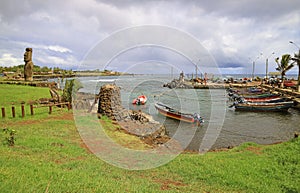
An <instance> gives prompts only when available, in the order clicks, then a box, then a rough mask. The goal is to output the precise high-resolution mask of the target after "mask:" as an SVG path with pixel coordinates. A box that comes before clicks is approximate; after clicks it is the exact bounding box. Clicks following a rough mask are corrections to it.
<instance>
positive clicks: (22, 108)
mask: <svg viewBox="0 0 300 193" xmlns="http://www.w3.org/2000/svg"><path fill="white" fill-rule="evenodd" d="M21 110H22V117H25V109H24V105H22V106H21Z"/></svg>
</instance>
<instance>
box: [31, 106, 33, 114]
mask: <svg viewBox="0 0 300 193" xmlns="http://www.w3.org/2000/svg"><path fill="white" fill-rule="evenodd" d="M30 114H31V115H33V105H30Z"/></svg>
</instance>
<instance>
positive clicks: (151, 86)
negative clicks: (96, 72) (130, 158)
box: [78, 75, 300, 151]
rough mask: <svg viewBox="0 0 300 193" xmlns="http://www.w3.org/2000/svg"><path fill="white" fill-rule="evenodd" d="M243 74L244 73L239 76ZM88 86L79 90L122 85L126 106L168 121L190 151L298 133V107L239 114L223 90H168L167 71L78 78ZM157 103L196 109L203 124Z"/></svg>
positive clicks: (278, 139) (265, 141) (281, 138)
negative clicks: (143, 99) (138, 101)
mask: <svg viewBox="0 0 300 193" xmlns="http://www.w3.org/2000/svg"><path fill="white" fill-rule="evenodd" d="M238 77H242V76H237V78H238ZM78 80H80V81H81V82H82V84H83V86H84V88H82V89H81V90H80V92H87V93H93V94H98V92H99V88H100V87H101V86H102V85H103V84H106V83H108V82H115V83H116V85H118V86H119V87H121V98H122V105H123V106H124V107H125V108H128V109H133V110H142V111H143V112H146V113H148V114H151V115H152V116H153V118H154V119H155V120H156V121H159V122H160V123H162V124H164V125H165V127H166V128H167V130H168V132H169V134H170V135H171V136H173V137H174V138H175V139H177V140H179V141H180V142H181V143H182V144H183V145H184V146H185V147H186V148H187V149H188V150H195V151H198V150H199V149H200V150H208V149H216V148H224V147H225V148H226V147H232V146H237V145H239V144H241V143H243V142H256V143H259V144H272V143H277V142H282V141H287V140H289V139H291V138H292V137H293V135H294V133H295V132H300V127H299V125H300V111H299V110H296V109H289V110H288V112H285V113H281V112H277V113H270V112H238V111H235V110H234V109H231V108H229V105H230V104H231V102H229V101H228V98H227V93H226V91H225V89H198V90H194V89H168V88H165V87H163V84H164V83H167V82H170V81H171V77H170V76H165V75H135V76H120V77H113V76H109V77H103V76H101V77H80V78H78ZM141 94H145V95H146V96H147V97H148V102H147V103H146V105H141V106H136V105H132V104H131V102H132V100H133V99H134V98H135V97H137V96H138V95H141ZM155 102H163V103H165V104H167V105H169V106H172V107H174V108H177V109H180V110H181V111H182V112H187V113H195V112H198V113H200V114H201V116H202V117H203V118H204V120H205V122H204V124H203V125H202V126H199V127H198V126H195V125H192V124H186V123H180V122H179V121H177V120H173V119H169V118H165V117H163V116H161V115H159V114H158V112H157V111H156V110H155V108H154V103H155Z"/></svg>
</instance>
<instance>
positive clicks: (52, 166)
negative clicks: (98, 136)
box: [0, 85, 300, 192]
mask: <svg viewBox="0 0 300 193" xmlns="http://www.w3.org/2000/svg"><path fill="white" fill-rule="evenodd" d="M31 88H32V89H33V90H31ZM25 91H26V92H25ZM0 95H1V99H0V105H4V106H10V105H11V103H12V102H13V103H15V104H16V103H20V102H22V101H24V102H26V103H27V101H29V100H34V99H38V98H42V97H48V96H49V93H48V90H47V89H44V88H34V87H26V86H23V87H22V86H16V85H0ZM104 121H105V125H106V126H107V128H106V129H107V130H109V131H108V132H109V136H112V137H124V138H126V139H130V140H132V141H135V140H137V139H136V138H135V139H131V137H126V136H124V135H123V134H117V133H115V130H114V129H112V128H114V127H115V126H114V125H113V124H112V123H111V122H110V121H109V120H104ZM2 128H10V129H14V130H16V131H17V134H16V144H15V146H14V147H9V146H8V145H6V144H4V142H5V141H6V140H5V137H7V134H4V133H3V132H2V131H0V142H1V143H0V154H1V156H0V192H300V187H299V184H300V167H299V162H300V156H299V152H300V140H299V139H294V140H291V141H289V142H286V143H282V144H277V145H269V146H260V145H257V144H253V143H246V144H243V145H241V146H240V147H236V148H234V149H231V150H229V151H226V152H225V151H223V152H209V153H206V154H204V155H199V154H188V153H186V154H181V155H179V156H178V157H177V158H176V159H174V160H172V161H171V162H170V163H168V164H166V165H164V166H161V167H158V168H155V169H151V170H145V171H128V170H123V169H120V168H116V167H114V166H111V165H109V164H108V163H106V162H104V161H102V160H100V159H98V158H97V157H96V156H94V155H93V154H91V153H90V152H89V150H88V149H86V147H85V144H84V143H83V142H82V140H81V138H80V136H79V134H78V132H77V130H76V127H75V124H74V121H73V115H72V112H68V111H67V110H66V109H62V110H59V109H55V110H54V111H53V113H52V114H51V115H49V114H48V113H47V111H46V112H42V111H41V112H40V113H39V114H38V115H36V116H26V117H25V118H21V117H17V118H14V119H13V118H5V119H1V122H0V129H1V130H2ZM121 141H122V140H121ZM135 143H137V144H138V143H139V142H137V141H135Z"/></svg>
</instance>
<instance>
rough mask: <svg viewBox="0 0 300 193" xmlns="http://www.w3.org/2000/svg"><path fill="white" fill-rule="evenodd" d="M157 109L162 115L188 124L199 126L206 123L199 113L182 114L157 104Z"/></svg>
mask: <svg viewBox="0 0 300 193" xmlns="http://www.w3.org/2000/svg"><path fill="white" fill-rule="evenodd" d="M155 108H156V109H157V111H158V112H159V113H160V114H162V115H164V116H166V117H169V118H172V119H177V120H180V121H184V122H188V123H198V124H201V123H203V122H204V120H203V118H202V117H201V116H200V114H199V113H194V114H191V113H182V112H180V111H178V110H176V109H173V108H172V107H169V106H167V105H165V104H163V103H155Z"/></svg>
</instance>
